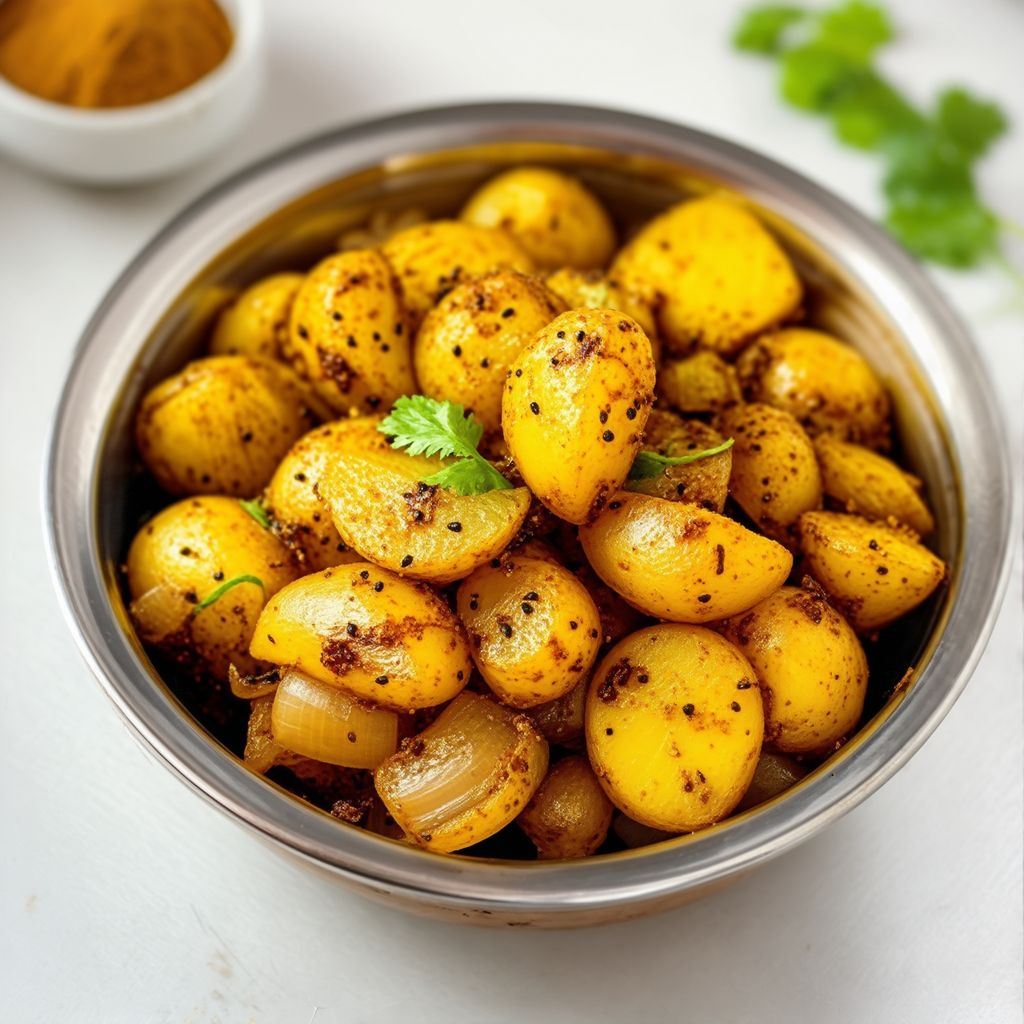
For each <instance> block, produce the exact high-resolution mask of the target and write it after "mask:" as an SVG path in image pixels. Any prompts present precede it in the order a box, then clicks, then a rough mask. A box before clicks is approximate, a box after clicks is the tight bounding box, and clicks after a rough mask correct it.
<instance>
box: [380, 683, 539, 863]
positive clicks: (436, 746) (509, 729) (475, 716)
mask: <svg viewBox="0 0 1024 1024" xmlns="http://www.w3.org/2000/svg"><path fill="white" fill-rule="evenodd" d="M455 752H457V756H453V753H455ZM547 767H548V745H547V743H545V742H544V740H543V738H542V737H541V736H540V735H539V734H538V732H537V731H536V729H534V727H533V724H532V723H531V722H530V720H529V718H527V717H526V715H523V714H517V713H516V712H514V711H510V710H509V709H508V708H505V707H502V706H501V705H500V704H497V703H495V702H494V701H492V700H490V699H489V698H487V697H482V696H480V695H478V694H475V693H462V694H460V695H459V696H458V697H456V698H455V700H453V701H452V702H451V704H449V705H448V707H446V708H445V709H444V711H442V712H441V714H440V716H439V717H438V719H437V721H435V722H434V723H433V725H430V726H428V727H427V728H426V729H425V730H424V731H423V732H421V733H420V734H419V735H418V736H415V737H413V738H412V739H409V740H406V741H405V742H404V743H403V744H402V748H401V749H400V750H399V751H398V753H397V754H395V755H394V756H393V757H390V758H388V760H386V761H385V762H384V763H383V764H382V765H381V766H380V767H379V768H378V769H377V771H376V774H375V781H376V786H377V793H378V794H379V795H380V798H381V800H383V801H384V805H385V806H386V807H387V809H388V811H389V812H390V814H391V816H392V817H393V818H394V819H395V821H396V822H398V824H399V825H400V826H401V827H402V829H403V830H404V831H405V833H406V834H407V836H408V837H409V838H410V839H411V840H412V841H413V842H414V843H416V844H418V845H419V846H424V847H427V848H429V849H431V850H437V851H440V852H445V853H450V852H451V851H453V850H461V849H463V848H464V847H466V846H472V845H473V844H474V843H479V842H480V841H481V840H483V839H486V838H487V837H488V836H492V835H494V833H495V832H499V831H501V829H503V828H504V827H505V826H506V825H508V824H509V823H510V822H511V821H513V820H514V819H515V817H516V816H517V815H518V814H519V812H520V811H521V810H522V808H523V807H525V806H526V804H527V803H528V802H529V800H530V798H531V797H532V796H533V794H534V793H535V792H536V791H537V787H538V786H539V785H540V783H541V781H542V779H543V778H544V773H545V772H546V771H547Z"/></svg>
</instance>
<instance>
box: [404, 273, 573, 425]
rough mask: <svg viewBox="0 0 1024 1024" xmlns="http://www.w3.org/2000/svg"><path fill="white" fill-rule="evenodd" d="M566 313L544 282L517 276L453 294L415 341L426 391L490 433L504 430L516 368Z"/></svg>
mask: <svg viewBox="0 0 1024 1024" xmlns="http://www.w3.org/2000/svg"><path fill="white" fill-rule="evenodd" d="M563 309H565V306H564V305H563V304H562V302H561V300H560V299H559V298H558V296H556V295H555V294H554V293H553V292H551V291H549V290H548V289H547V288H546V287H545V286H544V285H543V284H541V282H540V281H538V280H536V279H535V278H532V277H527V276H526V275H525V274H519V273H517V272H516V271H513V270H505V271H500V272H498V273H496V274H488V275H486V276H485V277H481V278H478V279H476V280H474V281H469V282H467V283H466V284H461V285H459V286H458V287H457V288H453V289H452V291H451V292H449V293H448V294H447V295H446V296H445V297H444V298H443V299H442V300H441V301H440V302H439V303H438V304H437V305H436V306H435V307H434V308H433V309H432V310H431V311H430V312H429V313H428V314H427V316H426V318H425V319H424V321H423V324H422V326H421V327H420V329H419V331H418V332H417V334H416V343H415V347H414V350H413V359H414V364H415V368H416V378H417V380H418V381H419V385H420V390H421V391H422V393H423V394H425V395H429V396H430V397H431V398H437V399H441V400H447V401H450V402H457V403H458V404H459V405H462V406H464V407H465V408H467V409H472V410H473V414H474V415H475V416H476V418H477V419H478V420H479V421H480V422H481V423H483V425H484V427H485V428H486V429H487V430H491V431H498V430H500V429H501V396H502V392H503V391H504V389H505V376H506V374H507V373H508V368H509V366H510V364H511V363H512V362H513V361H514V360H515V359H516V357H517V356H518V355H519V353H520V352H521V351H522V350H523V349H524V348H525V347H526V345H527V344H528V343H529V342H530V341H532V340H533V336H534V335H535V334H536V333H537V332H538V331H539V330H541V329H542V328H543V327H546V326H547V325H548V324H549V323H550V322H551V321H552V320H553V319H554V318H555V317H556V316H557V315H558V314H559V313H560V312H561V311H562V310H563Z"/></svg>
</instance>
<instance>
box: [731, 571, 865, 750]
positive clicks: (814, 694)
mask: <svg viewBox="0 0 1024 1024" xmlns="http://www.w3.org/2000/svg"><path fill="white" fill-rule="evenodd" d="M719 628H720V629H721V631H722V635H723V636H725V637H727V638H728V639H729V640H731V641H732V642H733V643H734V644H736V645H737V646H738V647H739V648H740V650H741V651H743V654H744V655H745V656H746V658H747V660H748V661H749V662H750V664H751V665H753V666H754V671H755V672H756V673H757V679H758V682H759V683H760V686H761V696H762V697H763V698H764V717H765V744H766V745H768V746H771V747H773V748H774V749H776V750H781V751H785V752H787V753H791V754H810V753H827V752H829V751H830V750H831V748H833V747H835V746H836V744H838V743H839V742H840V741H841V740H843V739H844V738H845V737H846V736H848V735H849V734H850V733H851V732H852V731H853V729H854V728H855V727H856V725H857V723H858V722H859V721H860V716H861V712H862V711H863V710H864V697H865V695H866V693H867V687H868V662H867V658H866V657H865V655H864V649H863V648H862V647H861V645H860V641H859V640H858V639H857V635H856V633H854V631H853V630H852V629H851V628H850V627H849V625H847V623H846V620H845V619H844V618H843V617H842V616H841V615H840V614H839V613H838V612H837V611H835V610H834V609H833V608H832V607H831V606H830V605H829V603H828V602H827V601H826V600H825V598H824V595H822V594H819V593H816V592H814V591H810V590H801V589H800V588H799V587H782V588H781V589H780V590H777V591H776V592H775V593H774V594H772V596H771V597H768V598H766V599H765V600H764V601H762V602H761V603H760V604H757V605H755V606H754V607H753V608H751V609H750V611H748V612H745V613H744V614H743V615H739V616H737V617H736V618H734V619H729V620H727V621H726V622H723V623H722V624H721V626H720V627H719Z"/></svg>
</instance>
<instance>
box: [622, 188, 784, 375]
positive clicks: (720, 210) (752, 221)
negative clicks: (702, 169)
mask: <svg viewBox="0 0 1024 1024" xmlns="http://www.w3.org/2000/svg"><path fill="white" fill-rule="evenodd" d="M609 274H610V276H612V277H614V278H616V279H617V280H622V281H624V282H626V284H627V285H628V286H629V287H632V288H635V289H636V290H637V291H638V292H639V293H640V294H641V295H643V296H645V297H646V298H647V300H648V301H649V302H650V303H651V304H652V305H653V307H654V309H655V310H656V311H657V317H658V327H659V334H660V336H661V340H662V342H663V343H664V344H665V346H666V348H667V349H669V350H670V351H672V352H677V353H680V354H686V353H688V352H690V351H692V350H693V349H694V348H695V347H697V346H700V347H702V348H707V349H712V350H713V351H716V352H720V353H721V354H723V355H732V354H733V353H735V352H737V351H739V349H740V348H742V347H743V345H744V344H746V342H747V341H748V340H749V339H750V338H751V337H753V336H754V335H755V334H757V333H758V332H760V331H763V330H765V329H766V328H768V327H772V326H773V325H775V324H777V323H779V322H780V321H782V320H785V319H786V318H787V317H789V316H791V315H792V314H793V313H794V312H795V311H796V310H797V308H798V306H799V305H800V300H801V297H802V294H803V291H802V288H801V285H800V280H799V278H798V277H797V276H796V273H795V272H794V270H793V267H792V265H791V264H790V262H789V259H788V257H787V256H786V254H785V253H784V252H783V250H782V248H781V247H780V246H779V244H778V242H776V241H775V239H774V238H773V237H772V236H771V234H770V233H769V232H768V231H767V229H766V228H765V227H764V226H763V225H762V224H761V222H760V221H759V220H758V219H757V217H755V216H754V214H752V213H751V212H750V211H749V210H747V209H746V208H745V207H744V206H743V205H742V204H741V203H740V202H739V201H738V200H735V199H730V198H727V197H725V196H714V195H713V196H706V197H704V198H701V199H691V200H689V201H687V202H684V203H680V204H678V205H677V206H673V207H672V208H671V209H669V210H666V211H665V212H664V213H663V214H661V215H660V216H659V217H656V218H655V219H654V220H653V221H651V222H650V224H648V225H647V226H646V227H644V228H643V229H642V230H641V231H640V233H639V234H638V235H637V236H636V237H635V238H634V239H633V240H632V241H631V242H630V243H629V244H628V245H626V246H624V247H623V248H622V249H621V250H620V252H619V254H618V256H617V257H616V258H615V261H614V263H613V264H612V267H611V270H610V271H609Z"/></svg>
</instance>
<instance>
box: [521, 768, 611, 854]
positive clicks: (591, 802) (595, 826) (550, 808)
mask: <svg viewBox="0 0 1024 1024" xmlns="http://www.w3.org/2000/svg"><path fill="white" fill-rule="evenodd" d="M516 821H517V822H518V823H519V827H520V828H521V829H522V830H523V831H524V832H525V833H526V835H527V836H528V837H529V839H530V841H531V842H532V843H533V845H534V846H536V847H537V854H538V857H539V858H540V860H575V859H577V858H579V857H589V856H590V855H591V854H592V853H594V852H595V851H596V850H597V848H598V847H599V846H600V845H601V844H602V843H603V842H604V841H605V838H606V837H607V835H608V829H609V827H610V826H611V823H612V802H611V801H610V800H609V799H608V797H607V796H605V793H604V790H603V789H602V788H601V784H600V782H598V781H597V776H596V775H594V771H593V769H592V768H591V767H590V762H589V761H588V760H587V759H586V758H585V757H581V756H579V755H574V756H572V757H566V758H564V759H563V760H561V761H559V762H558V763H557V764H554V765H552V766H551V767H550V768H549V769H548V773H547V775H546V776H545V777H544V781H543V782H542V783H541V784H540V788H539V789H538V790H537V792H536V793H534V795H533V799H532V800H531V801H530V802H529V803H528V804H527V805H526V807H525V808H524V809H523V811H522V813H521V814H520V815H519V817H518V818H517V819H516Z"/></svg>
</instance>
